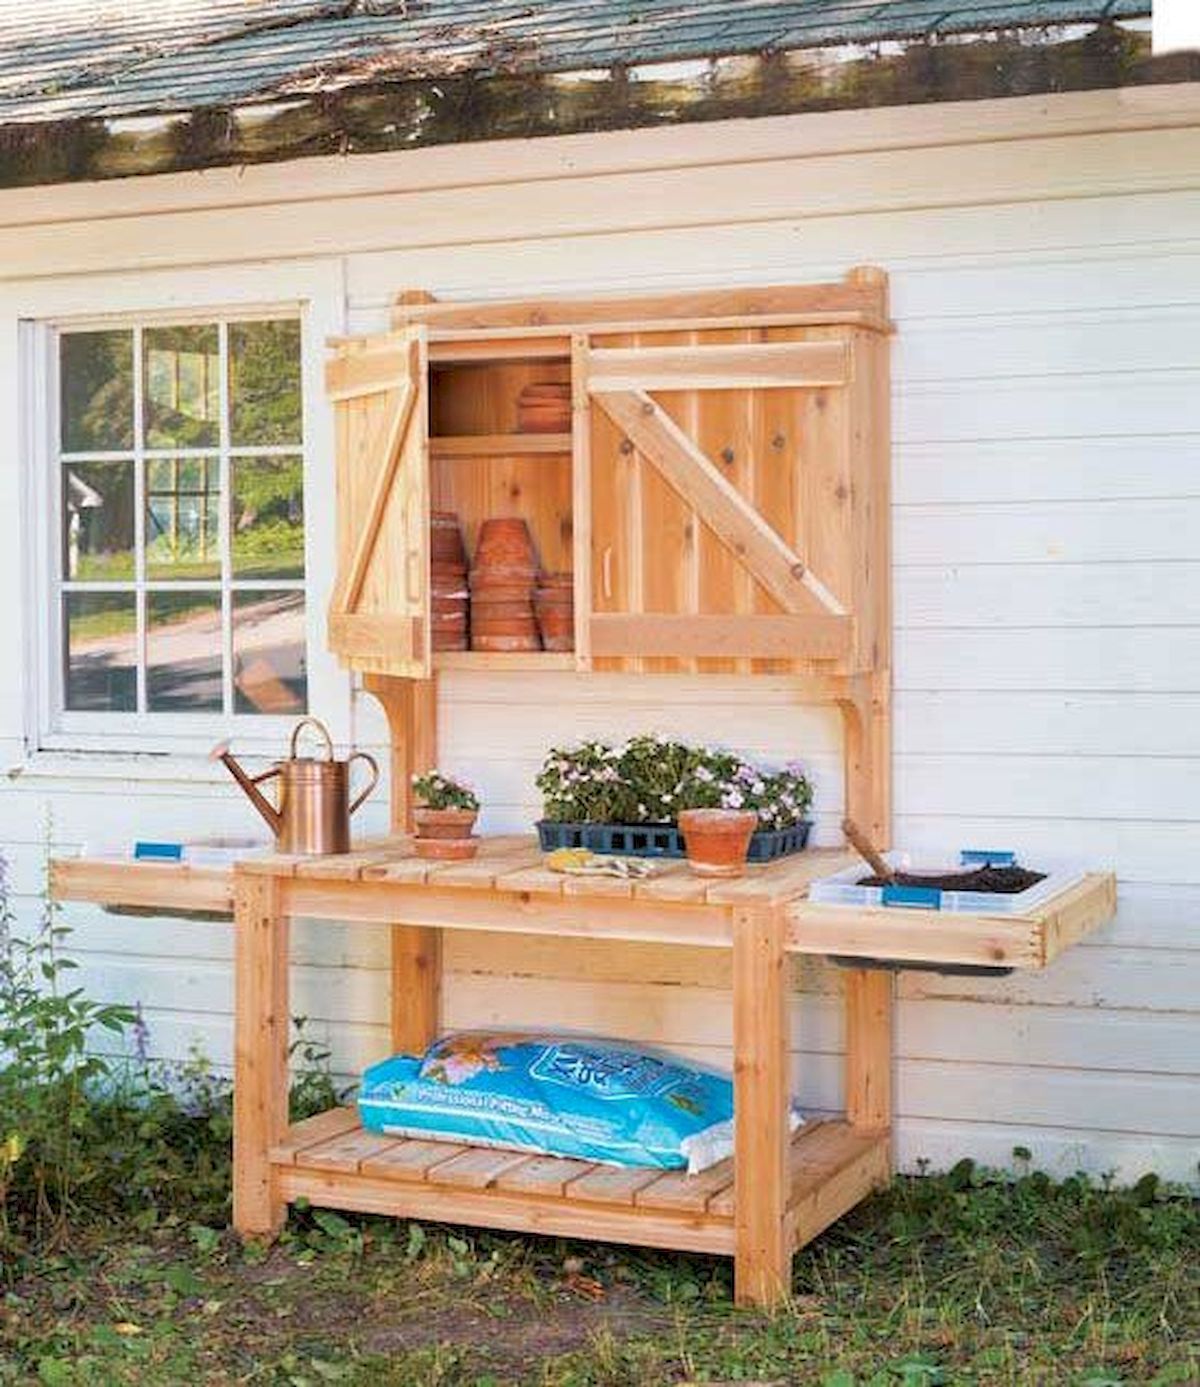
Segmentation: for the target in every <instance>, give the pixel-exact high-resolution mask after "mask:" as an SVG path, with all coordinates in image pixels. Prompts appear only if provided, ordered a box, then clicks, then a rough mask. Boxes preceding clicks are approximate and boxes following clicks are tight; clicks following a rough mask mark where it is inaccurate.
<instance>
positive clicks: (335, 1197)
mask: <svg viewBox="0 0 1200 1387" xmlns="http://www.w3.org/2000/svg"><path fill="white" fill-rule="evenodd" d="M889 1147H890V1139H889V1136H888V1134H887V1132H868V1131H861V1130H858V1129H856V1128H853V1127H851V1126H850V1125H849V1123H847V1122H845V1121H841V1120H836V1121H816V1120H814V1121H811V1122H808V1123H806V1124H805V1126H803V1127H802V1128H801V1129H800V1130H799V1131H798V1132H797V1133H796V1135H795V1137H793V1139H792V1145H791V1158H790V1163H789V1165H790V1190H789V1196H788V1209H789V1213H790V1214H791V1216H792V1223H793V1226H794V1227H795V1229H796V1238H797V1242H807V1241H808V1240H809V1239H810V1238H813V1237H815V1236H816V1235H817V1233H819V1232H820V1231H821V1229H823V1228H825V1227H827V1226H828V1225H829V1224H830V1223H832V1222H833V1221H834V1220H835V1219H836V1218H839V1217H841V1215H842V1214H843V1213H845V1212H846V1210H847V1209H850V1208H852V1207H853V1206H854V1205H855V1204H857V1203H858V1201H859V1200H860V1199H862V1198H863V1196H864V1195H866V1194H867V1193H869V1192H870V1190H871V1189H873V1188H875V1187H877V1186H879V1185H882V1184H884V1183H885V1182H886V1181H887V1179H888V1174H889V1170H890V1154H889ZM271 1162H272V1164H273V1165H274V1167H275V1170H276V1174H277V1176H278V1179H279V1183H280V1188H281V1192H282V1194H283V1196H284V1198H286V1199H288V1200H296V1199H301V1198H305V1199H308V1200H309V1201H310V1202H311V1203H313V1204H317V1205H323V1206H325V1207H327V1208H341V1209H357V1210H360V1211H362V1212H367V1213H385V1214H397V1215H402V1216H404V1217H408V1218H430V1219H440V1220H442V1221H446V1222H451V1223H472V1224H478V1225H481V1226H483V1227H491V1228H509V1229H516V1230H518V1231H522V1232H530V1233H548V1234H552V1235H558V1236H563V1237H585V1238H595V1239H599V1240H601V1241H612V1242H626V1243H635V1244H641V1245H643V1246H648V1247H671V1248H682V1249H685V1250H692V1251H696V1252H711V1253H724V1254H726V1255H729V1254H731V1253H732V1252H733V1250H734V1166H733V1161H732V1160H726V1161H722V1162H721V1163H720V1164H719V1165H716V1166H713V1167H711V1168H710V1169H709V1170H706V1171H705V1172H703V1174H701V1175H696V1176H689V1175H687V1174H685V1173H684V1172H682V1171H664V1170H654V1169H644V1168H621V1167H615V1166H608V1165H600V1164H596V1163H594V1162H591V1161H581V1160H567V1159H559V1158H557V1157H553V1156H537V1155H524V1154H522V1153H521V1152H516V1151H504V1150H499V1149H496V1148H494V1147H480V1146H471V1145H469V1144H458V1143H453V1142H438V1141H429V1140H415V1139H410V1138H406V1137H392V1136H384V1135H382V1134H379V1133H375V1132H367V1131H365V1130H364V1129H363V1127H362V1126H361V1125H360V1123H359V1120H358V1115H357V1113H356V1112H355V1110H354V1109H352V1108H335V1109H331V1110H330V1111H329V1112H325V1113H321V1114H319V1115H318V1116H316V1117H312V1118H309V1119H307V1120H306V1121H304V1122H298V1123H296V1124H294V1125H293V1126H292V1127H290V1128H288V1130H287V1132H286V1134H285V1136H284V1138H283V1140H282V1141H280V1142H279V1143H278V1144H277V1145H276V1146H275V1147H274V1148H273V1150H272V1152H271Z"/></svg>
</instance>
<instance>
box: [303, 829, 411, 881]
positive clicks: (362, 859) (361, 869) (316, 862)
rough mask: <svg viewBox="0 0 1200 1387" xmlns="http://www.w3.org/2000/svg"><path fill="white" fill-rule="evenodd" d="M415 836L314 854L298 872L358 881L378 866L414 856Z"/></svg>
mask: <svg viewBox="0 0 1200 1387" xmlns="http://www.w3.org/2000/svg"><path fill="white" fill-rule="evenodd" d="M412 851H413V849H412V840H411V839H410V838H406V837H401V838H397V839H395V840H393V841H392V842H391V843H390V844H389V845H388V846H386V847H379V848H373V849H370V850H369V851H366V852H344V853H336V854H331V855H329V856H328V857H311V858H309V859H307V860H306V861H304V862H301V863H298V864H297V866H296V870H295V872H294V873H293V875H294V876H299V877H328V878H330V879H331V880H337V881H357V880H358V879H359V878H360V877H365V876H369V875H370V874H371V873H372V872H374V871H376V870H382V869H384V868H387V867H391V866H395V865H396V864H397V863H404V862H407V861H410V860H411V859H412Z"/></svg>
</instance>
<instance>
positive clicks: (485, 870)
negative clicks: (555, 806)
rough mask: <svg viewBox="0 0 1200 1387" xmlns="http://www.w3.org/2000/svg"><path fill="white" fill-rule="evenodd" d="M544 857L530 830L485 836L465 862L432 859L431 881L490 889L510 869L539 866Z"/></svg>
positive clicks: (483, 889) (477, 888) (481, 889)
mask: <svg viewBox="0 0 1200 1387" xmlns="http://www.w3.org/2000/svg"><path fill="white" fill-rule="evenodd" d="M541 860H542V851H541V849H540V848H539V847H538V843H537V839H536V838H531V837H530V836H529V835H528V834H526V833H520V834H506V835H501V836H497V837H495V838H482V839H480V843H479V851H478V853H477V854H476V855H475V856H474V857H471V858H468V859H467V860H466V861H465V862H431V863H430V864H429V866H430V869H431V870H430V875H429V880H430V881H436V883H437V884H438V885H439V886H455V887H461V888H463V889H466V890H470V891H486V890H488V889H489V888H490V887H491V886H492V885H493V884H494V883H495V882H496V880H497V878H498V877H501V876H504V875H505V874H507V873H509V872H516V871H523V870H524V869H525V868H527V867H536V866H537V865H538V864H539V863H540V862H541Z"/></svg>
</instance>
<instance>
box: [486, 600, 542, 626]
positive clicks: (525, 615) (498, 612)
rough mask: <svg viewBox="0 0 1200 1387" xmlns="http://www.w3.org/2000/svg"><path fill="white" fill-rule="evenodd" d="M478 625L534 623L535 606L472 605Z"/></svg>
mask: <svg viewBox="0 0 1200 1387" xmlns="http://www.w3.org/2000/svg"><path fill="white" fill-rule="evenodd" d="M471 613H472V615H473V616H474V618H475V623H476V625H483V626H492V625H494V624H495V623H496V622H498V621H526V622H528V621H532V620H533V606H532V604H531V603H530V602H529V601H528V600H526V601H524V602H519V601H517V602H508V601H505V602H479V601H475V602H473V603H472V604H471Z"/></svg>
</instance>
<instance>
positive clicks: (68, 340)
mask: <svg viewBox="0 0 1200 1387" xmlns="http://www.w3.org/2000/svg"><path fill="white" fill-rule="evenodd" d="M58 363H59V396H60V403H61V410H60V412H61V424H60V428H61V435H62V446H63V451H64V452H68V453H100V452H115V451H117V450H119V449H123V448H132V447H133V333H132V332H129V331H127V330H122V331H114V332H69V333H64V335H63V336H62V337H61V338H60V339H59V357H58Z"/></svg>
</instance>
